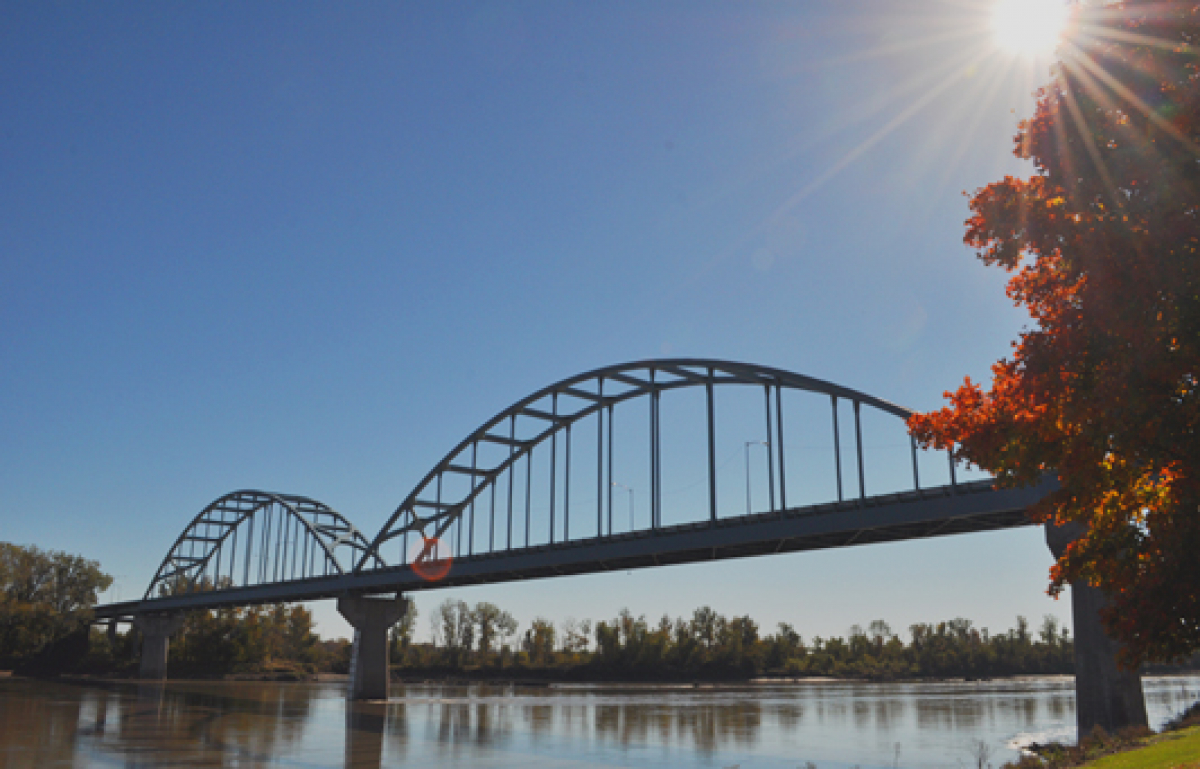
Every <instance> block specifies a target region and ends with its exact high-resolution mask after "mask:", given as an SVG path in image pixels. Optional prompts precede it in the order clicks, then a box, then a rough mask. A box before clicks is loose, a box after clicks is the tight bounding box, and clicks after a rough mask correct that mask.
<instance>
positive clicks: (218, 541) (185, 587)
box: [143, 490, 384, 600]
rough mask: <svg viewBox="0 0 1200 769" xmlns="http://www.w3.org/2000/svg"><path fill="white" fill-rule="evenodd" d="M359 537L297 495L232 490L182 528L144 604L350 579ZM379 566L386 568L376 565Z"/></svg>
mask: <svg viewBox="0 0 1200 769" xmlns="http://www.w3.org/2000/svg"><path fill="white" fill-rule="evenodd" d="M368 544H369V543H368V542H367V540H366V537H364V536H363V534H362V532H360V531H359V530H358V529H357V528H356V527H355V526H354V525H353V524H352V523H350V521H349V520H348V519H347V518H346V517H345V516H344V515H342V514H341V513H339V512H337V511H336V510H334V509H332V508H330V507H329V506H328V505H325V504H324V503H322V502H318V501H317V500H315V499H309V498H308V497H302V496H298V495H295V494H276V493H272V492H265V491H253V490H242V491H235V492H231V493H229V494H225V495H224V496H222V497H220V498H218V499H216V500H214V501H213V502H212V503H210V504H209V505H208V506H207V507H205V508H204V509H203V510H201V511H200V512H199V513H198V514H197V515H196V516H195V517H194V518H193V519H192V520H191V522H190V523H189V524H188V525H187V527H186V528H184V530H183V533H181V534H180V535H179V537H178V538H177V539H176V540H175V543H174V544H173V545H172V546H171V549H170V550H169V551H168V552H167V555H166V557H164V558H163V560H162V563H161V564H160V565H159V567H158V571H157V572H155V575H154V578H153V579H152V580H151V581H150V585H149V586H148V587H147V588H146V593H145V596H144V597H143V600H148V599H151V598H154V597H156V595H155V594H156V592H157V593H159V594H163V595H167V594H175V593H179V592H189V593H190V592H196V591H197V590H206V589H211V588H214V587H219V588H221V589H231V588H240V587H251V586H254V585H268V584H273V583H280V582H287V581H294V580H306V579H313V578H317V577H328V576H335V575H340V574H345V573H347V572H348V571H349V570H350V569H351V568H352V567H353V566H354V564H355V563H356V562H357V561H358V558H359V556H360V555H365V554H366V551H367V547H368ZM376 564H377V565H378V566H383V565H384V563H383V562H382V561H381V560H377V561H376Z"/></svg>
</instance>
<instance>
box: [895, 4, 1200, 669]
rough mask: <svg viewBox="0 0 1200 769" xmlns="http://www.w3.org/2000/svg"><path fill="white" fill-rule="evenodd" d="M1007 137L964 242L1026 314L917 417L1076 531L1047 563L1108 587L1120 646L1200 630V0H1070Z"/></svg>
mask: <svg viewBox="0 0 1200 769" xmlns="http://www.w3.org/2000/svg"><path fill="white" fill-rule="evenodd" d="M1059 57H1060V61H1059V62H1058V63H1057V64H1056V65H1055V67H1054V68H1053V69H1052V70H1051V79H1050V82H1049V84H1048V85H1046V86H1045V87H1044V88H1042V89H1041V90H1040V91H1039V92H1038V94H1037V96H1038V99H1037V109H1036V112H1035V114H1034V116H1033V118H1031V119H1030V120H1027V121H1025V122H1023V123H1022V124H1021V126H1020V129H1019V131H1018V133H1017V136H1016V149H1015V152H1016V154H1017V156H1018V157H1021V158H1026V159H1028V160H1030V161H1032V164H1033V167H1034V173H1033V175H1032V176H1031V177H1030V178H1028V179H1017V178H1012V177H1007V178H1005V179H1003V180H1001V181H998V182H995V183H993V184H991V185H988V186H987V187H985V188H983V189H981V190H979V191H978V192H977V193H976V194H975V195H974V197H973V199H972V201H971V210H972V212H973V215H972V216H971V218H970V219H969V220H968V221H967V233H966V237H965V242H966V243H967V244H968V245H970V246H972V247H974V248H975V249H977V253H978V256H979V258H980V259H982V260H983V262H984V263H985V264H988V265H992V266H997V267H1001V268H1003V269H1005V270H1007V271H1009V272H1010V273H1011V275H1012V277H1011V279H1010V280H1009V283H1008V295H1009V296H1010V297H1011V298H1012V300H1013V301H1014V302H1016V303H1017V304H1018V305H1019V306H1022V307H1024V308H1026V309H1027V310H1028V311H1029V314H1030V316H1031V318H1032V321H1033V323H1032V324H1031V325H1030V327H1029V328H1028V329H1027V330H1026V331H1025V332H1024V333H1022V334H1021V335H1020V338H1019V339H1018V340H1017V341H1016V342H1014V344H1013V347H1014V352H1013V354H1012V357H1011V358H1008V359H1005V360H1001V361H1000V362H998V363H996V364H995V365H994V366H993V368H992V374H993V378H992V383H991V386H990V388H987V387H984V386H982V385H980V384H978V383H975V382H972V381H971V380H970V379H967V380H966V381H965V382H964V383H963V385H962V386H961V387H959V389H958V390H957V391H955V392H952V393H947V394H946V395H947V397H948V399H949V405H948V406H946V407H945V408H943V409H942V410H940V411H936V412H933V413H929V414H920V415H917V416H915V417H913V418H912V419H911V420H910V428H911V430H912V432H913V434H914V435H916V436H917V438H918V439H919V440H920V441H921V442H922V443H923V444H924V445H927V446H929V445H932V446H935V447H938V448H952V449H953V451H954V452H955V453H956V454H957V455H958V456H959V457H960V458H962V459H965V460H968V461H970V462H972V463H974V464H975V465H977V466H979V467H982V468H984V469H986V470H989V471H991V472H993V473H995V474H996V476H997V478H998V482H999V483H1000V484H1001V485H1008V486H1011V485H1021V484H1028V483H1032V482H1034V481H1036V480H1038V479H1039V478H1040V477H1041V476H1042V474H1043V473H1046V472H1054V473H1056V474H1057V475H1058V477H1059V478H1060V480H1061V490H1059V491H1058V492H1056V493H1055V494H1053V495H1051V496H1050V497H1048V498H1046V499H1045V500H1044V501H1043V502H1042V503H1040V504H1039V505H1038V506H1037V507H1036V509H1035V510H1033V511H1032V514H1033V515H1034V517H1035V519H1036V520H1038V521H1040V522H1051V521H1056V522H1060V523H1061V522H1065V521H1079V522H1082V523H1084V524H1086V525H1087V527H1088V533H1087V534H1086V536H1085V537H1084V538H1082V539H1080V540H1078V541H1077V542H1076V543H1074V544H1073V545H1072V546H1071V547H1070V548H1069V549H1068V551H1067V552H1066V553H1065V554H1064V556H1063V557H1062V559H1061V560H1060V561H1059V562H1058V563H1057V564H1056V565H1055V566H1054V568H1053V570H1052V572H1051V592H1055V593H1057V592H1058V591H1061V590H1062V589H1063V587H1064V586H1066V585H1067V584H1068V583H1070V582H1072V581H1075V580H1085V581H1087V582H1089V583H1091V584H1093V585H1097V586H1099V587H1101V588H1103V589H1104V590H1105V591H1106V592H1107V593H1108V594H1109V596H1110V604H1109V607H1108V609H1107V610H1106V615H1105V617H1104V619H1105V622H1106V625H1107V627H1108V628H1109V631H1110V633H1111V634H1112V635H1113V636H1114V637H1116V638H1117V639H1119V640H1120V641H1121V642H1122V643H1123V645H1124V650H1123V661H1124V662H1126V663H1127V664H1137V663H1140V662H1142V661H1147V660H1170V659H1176V658H1179V657H1181V656H1184V655H1186V654H1188V653H1190V652H1192V651H1194V650H1196V649H1197V648H1200V431H1198V428H1200V391H1198V389H1197V377H1198V376H1200V371H1198V369H1200V258H1198V249H1200V218H1198V217H1200V3H1195V2H1145V1H1144V0H1143V1H1137V2H1134V1H1130V2H1120V3H1106V4H1095V3H1093V4H1085V5H1082V6H1079V7H1078V9H1077V13H1076V16H1075V19H1074V23H1073V26H1072V29H1071V32H1070V33H1069V35H1068V37H1067V39H1066V40H1065V41H1064V43H1063V45H1062V47H1061V48H1060V50H1059Z"/></svg>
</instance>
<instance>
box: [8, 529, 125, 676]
mask: <svg viewBox="0 0 1200 769" xmlns="http://www.w3.org/2000/svg"><path fill="white" fill-rule="evenodd" d="M111 584H112V578H111V577H110V576H108V575H107V574H104V573H103V572H101V571H100V564H98V563H96V562H95V561H89V560H87V559H85V558H82V557H80V556H77V555H69V554H67V553H61V552H56V551H53V550H41V549H39V548H36V547H22V546H20V545H13V544H10V543H7V542H0V667H5V668H6V667H17V668H22V667H26V666H30V665H32V666H35V667H45V666H55V665H58V666H63V665H66V666H70V665H72V664H74V662H75V661H78V660H82V659H83V657H84V656H86V650H87V623H88V621H89V620H90V619H91V609H92V607H93V606H95V605H96V596H97V593H99V592H100V591H102V590H104V589H106V588H107V587H108V586H109V585H111ZM81 649H82V651H81Z"/></svg>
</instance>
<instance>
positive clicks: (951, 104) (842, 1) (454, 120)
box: [0, 0, 1069, 637]
mask: <svg viewBox="0 0 1200 769" xmlns="http://www.w3.org/2000/svg"><path fill="white" fill-rule="evenodd" d="M986 13H987V5H986V3H983V2H978V3H977V2H971V1H970V0H957V1H955V2H950V1H948V0H947V1H944V2H939V1H937V0H921V1H917V0H849V1H847V0H838V1H837V2H833V0H829V1H828V2H816V1H810V2H793V3H775V2H771V3H757V2H726V3H711V2H694V1H689V2H679V3H668V2H659V3H633V2H616V3H602V4H597V3H591V2H578V3H576V2H542V3H503V2H488V3H471V2H462V3H450V4H446V3H433V2H430V3H358V4H345V3H321V4H314V3H302V2H298V3H288V4H279V3H169V2H156V3H142V4H131V3H120V2H117V3H103V4H96V3H66V4H57V3H23V2H0V105H3V106H2V107H0V539H3V540H8V541H13V542H18V543H24V544H37V545H39V546H41V547H45V548H53V549H61V550H66V551H70V552H75V553H82V554H84V555H86V556H88V557H90V558H95V559H97V560H99V561H100V562H101V564H102V565H103V567H104V568H105V569H106V570H107V571H109V572H110V573H112V574H114V575H117V580H118V583H117V586H116V587H115V588H114V590H113V591H112V592H111V593H110V595H109V596H108V597H111V598H117V597H120V598H123V599H129V598H132V597H135V595H140V593H141V592H142V591H143V590H144V588H145V585H146V584H147V583H148V581H149V580H150V578H151V576H152V574H153V572H154V570H155V569H156V568H157V566H158V562H159V560H160V559H161V558H162V556H163V555H164V554H165V552H166V550H167V548H168V547H169V546H170V544H171V543H172V542H173V540H174V538H175V537H176V536H177V535H178V533H179V532H180V530H181V529H182V528H183V526H184V525H185V524H186V522H187V521H188V520H189V519H190V518H191V517H192V516H193V515H195V514H196V513H197V512H199V511H200V510H201V509H202V508H203V507H204V506H205V505H206V504H207V503H208V502H209V501H211V500H213V499H214V498H216V497H218V496H220V495H221V494H223V493H225V492H227V491H231V490H234V489H239V488H261V489H268V490H275V491H286V492H292V493H298V494H305V495H308V496H312V497H315V498H317V499H320V500H322V501H324V502H326V503H328V504H330V505H331V506H333V507H335V508H337V509H338V510H340V511H342V512H344V513H346V514H347V515H348V516H350V517H351V518H352V519H353V520H354V521H355V522H356V523H357V524H358V525H359V526H360V527H361V528H362V529H364V530H365V531H367V532H368V533H373V532H374V531H375V530H376V529H377V528H378V527H379V526H380V525H381V524H382V523H383V522H384V520H385V519H386V517H387V515H388V514H389V513H390V512H391V511H392V510H393V509H394V508H395V506H396V505H397V504H398V503H399V502H400V501H401V500H402V499H403V497H404V496H405V495H406V494H407V493H408V491H409V490H410V489H411V488H412V486H413V485H414V484H415V483H416V482H417V481H418V480H419V479H420V478H421V477H422V476H423V475H424V474H425V472H426V471H427V470H428V469H429V468H430V467H431V466H432V465H433V464H434V463H435V462H436V461H437V460H438V459H439V458H440V457H441V456H442V454H443V453H444V452H445V451H447V450H448V449H450V448H451V447H452V446H453V445H454V444H455V443H457V442H458V441H459V440H460V439H461V438H463V437H464V436H465V435H466V434H467V433H469V432H470V431H471V430H473V429H474V428H475V427H476V426H477V425H478V424H480V423H481V422H483V421H484V420H485V419H487V418H488V417H490V416H491V415H492V414H494V413H495V412H497V411H499V410H501V409H503V408H504V407H506V406H507V405H508V404H510V403H511V402H513V401H515V400H517V399H519V398H521V397H523V396H525V395H526V394H528V393H530V392H532V391H534V390H536V389H538V388H540V387H542V386H544V385H547V384H549V383H551V382H554V381H556V380H558V379H561V378H564V377H567V376H570V375H572V374H575V373H577V372H580V371H583V370H587V369H591V368H596V367H599V366H603V365H607V364H611V363H618V362H622V361H625V360H632V359H640V358H647V357H656V356H661V355H672V356H694V357H718V358H728V359H735V360H744V361H750V362H755V363H761V364H765V365H770V366H776V367H780V368H785V369H790V370H793V371H797V372H800V373H804V374H809V375H812V376H816V377H820V378H823V379H828V380H832V381H835V382H838V383H841V384H844V385H847V386H850V387H854V388H857V389H860V390H863V391H865V392H868V393H870V394H873V395H876V396H878V397H881V398H885V399H887V400H890V401H893V402H896V403H899V404H902V405H905V406H908V407H911V408H917V409H928V408H933V407H936V406H938V405H939V403H940V401H941V393H942V392H943V390H946V389H948V388H951V387H953V386H955V385H956V384H957V383H958V382H959V381H961V379H962V377H963V376H964V375H967V374H969V375H971V376H972V377H973V378H976V379H987V377H988V367H989V365H990V364H991V362H992V361H994V360H995V359H997V358H998V357H1000V356H1003V355H1005V354H1006V353H1007V351H1008V349H1009V347H1008V345H1009V341H1010V340H1011V339H1012V338H1014V337H1015V335H1016V334H1017V332H1018V331H1019V330H1020V328H1021V326H1022V324H1023V323H1024V322H1025V321H1024V318H1023V317H1022V316H1021V315H1020V314H1019V313H1018V312H1017V311H1016V310H1015V309H1014V308H1013V307H1012V305H1011V303H1010V302H1009V301H1008V300H1007V299H1006V298H1005V296H1004V293H1003V283H1004V279H1005V276H1004V275H1003V274H1002V273H999V272H996V271H995V270H990V269H987V268H985V267H983V266H982V265H981V264H980V263H978V262H977V261H976V260H975V259H974V258H973V257H972V255H971V253H970V251H969V250H968V249H967V248H966V247H965V246H963V245H962V242H961V240H962V234H963V220H964V219H965V218H966V216H967V201H966V198H964V197H963V192H964V191H971V190H974V189H976V188H978V187H980V186H982V185H984V184H986V183H988V182H989V181H992V180H995V179H997V178H999V177H1000V176H1002V175H1003V174H1005V173H1018V174H1024V173H1028V171H1029V169H1028V168H1027V167H1025V166H1023V165H1022V164H1021V163H1019V162H1018V161H1017V160H1015V159H1014V158H1012V157H1011V155H1010V148H1011V147H1012V135H1013V133H1014V132H1015V129H1016V126H1017V121H1018V120H1019V119H1020V118H1021V117H1022V116H1026V115H1028V114H1029V113H1030V112H1031V110H1032V99H1031V92H1032V91H1033V89H1034V88H1035V87H1036V85H1037V84H1038V83H1039V82H1040V81H1042V80H1044V79H1045V73H1046V71H1047V66H1048V63H1047V62H1044V61H1036V60H1028V59H1020V58H1014V57H1013V56H1012V55H1009V54H1005V53H1003V52H1001V51H999V50H997V49H996V47H995V45H994V44H993V43H992V40H991V37H990V35H989V32H988V29H987V25H986ZM1049 564H1050V557H1049V555H1048V552H1047V551H1046V549H1045V546H1044V544H1043V543H1042V541H1041V537H1040V533H1039V532H1038V531H1037V530H1034V529H1026V530H1021V531H1016V532H1008V533H999V534H990V535H975V536H970V537H960V538H952V539H945V540H940V541H926V542H912V543H904V544H895V545H886V546H872V547H863V548H854V549H849V550H841V551H828V552H822V553H811V554H801V555H795V556H780V557H775V558H759V559H753V560H749V561H740V562H727V563H722V564H715V565H712V564H710V565H701V566H691V567H676V568H669V569H658V570H650V571H644V572H638V573H634V574H619V575H608V576H603V577H587V578H577V579H570V580H556V581H544V582H540V583H531V584H522V585H505V586H497V587H489V588H475V589H469V590H458V591H441V592H437V593H430V594H425V595H423V596H422V597H421V598H420V599H419V606H420V608H421V611H422V614H423V616H422V618H421V621H420V622H421V624H420V627H421V629H422V631H425V629H426V627H427V619H428V615H429V614H430V610H431V608H432V606H433V605H434V603H435V602H436V601H439V600H441V599H442V598H443V597H446V596H453V597H456V598H462V599H464V600H467V601H472V602H474V601H477V600H492V601H494V602H496V603H498V604H500V605H501V606H502V607H504V608H508V609H510V610H512V611H513V613H514V614H516V615H517V617H518V618H519V619H520V620H521V622H522V624H523V625H524V624H526V623H528V621H529V620H531V619H532V618H533V617H534V616H536V615H538V614H542V615H545V616H548V617H550V618H552V619H556V620H561V619H564V618H566V617H567V616H575V617H578V618H583V617H590V618H592V619H600V618H604V617H608V616H612V615H613V614H615V613H616V611H617V610H618V609H620V608H621V607H622V606H628V607H630V608H631V609H632V610H633V611H634V612H635V613H645V614H647V615H649V616H650V618H651V619H655V618H657V617H658V616H659V615H661V614H662V613H663V612H669V613H671V614H672V615H680V614H690V613H691V611H692V610H693V609H694V608H695V607H697V606H699V605H702V604H711V605H712V606H713V607H714V608H717V609H718V610H719V611H722V612H724V613H726V614H732V613H738V614H742V613H749V614H751V615H752V616H754V617H755V618H757V619H759V620H760V621H762V622H763V624H764V625H767V626H768V628H770V627H773V625H774V623H775V622H777V621H780V620H785V621H789V622H792V623H793V624H795V625H796V627H797V628H798V629H799V630H800V631H801V632H802V633H803V634H804V635H805V636H806V637H807V636H811V635H815V634H820V635H830V634H843V633H845V632H846V630H847V628H848V627H849V626H850V625H851V624H854V623H863V624H865V623H866V622H869V621H870V620H872V619H875V618H884V619H887V620H888V621H890V622H891V623H892V624H893V626H894V627H896V628H897V629H900V628H905V627H907V625H908V624H910V623H912V622H917V621H936V620H939V619H948V618H951V617H954V616H966V617H968V618H971V619H974V620H976V621H977V622H978V623H979V624H980V625H986V626H989V627H991V628H992V629H993V630H1000V629H1004V628H1007V627H1009V626H1010V625H1011V624H1012V622H1013V618H1014V616H1015V615H1016V614H1018V613H1020V614H1025V615H1028V616H1030V617H1031V619H1033V620H1034V621H1035V622H1037V621H1038V620H1039V619H1040V617H1041V616H1042V615H1043V614H1045V613H1048V612H1054V613H1058V614H1060V615H1062V616H1064V617H1066V616H1068V614H1069V612H1068V611H1067V608H1066V605H1065V604H1063V603H1062V602H1054V601H1052V600H1050V599H1049V598H1047V597H1046V596H1045V595H1044V588H1045V582H1046V570H1047V568H1048V566H1049ZM316 610H317V612H318V618H319V620H320V623H321V632H322V633H324V634H327V635H340V634H343V633H345V632H346V630H345V625H343V624H342V623H341V621H340V620H339V619H338V618H337V617H336V614H335V613H334V612H333V610H332V607H331V606H330V605H329V604H323V605H320V606H317V607H316Z"/></svg>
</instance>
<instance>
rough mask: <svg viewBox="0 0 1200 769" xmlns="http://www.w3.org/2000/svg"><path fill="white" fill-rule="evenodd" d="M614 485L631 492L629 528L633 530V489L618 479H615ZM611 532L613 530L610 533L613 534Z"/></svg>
mask: <svg viewBox="0 0 1200 769" xmlns="http://www.w3.org/2000/svg"><path fill="white" fill-rule="evenodd" d="M612 485H613V486H614V487H615V488H618V489H625V490H626V491H628V492H629V530H630V531H633V489H631V488H629V487H628V486H626V485H625V484H623V483H617V482H616V481H613V482H612ZM611 533H612V532H611V531H610V532H609V534H611Z"/></svg>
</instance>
